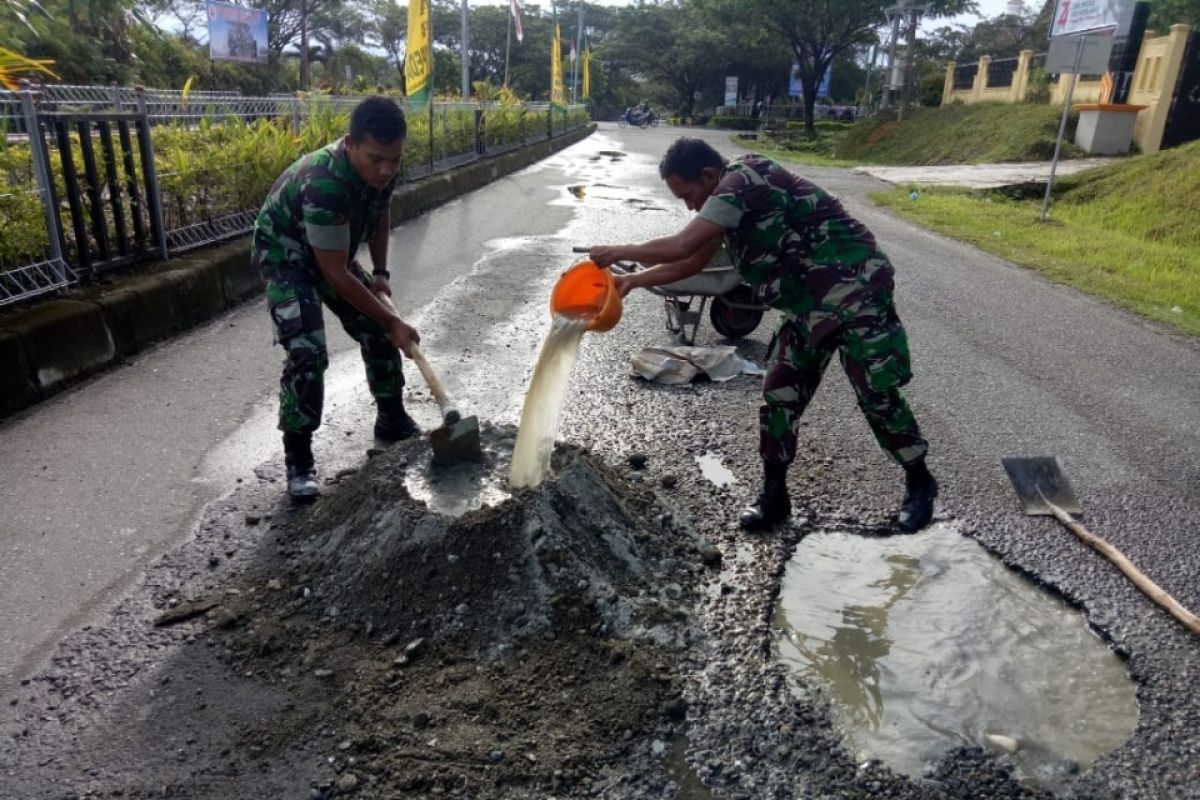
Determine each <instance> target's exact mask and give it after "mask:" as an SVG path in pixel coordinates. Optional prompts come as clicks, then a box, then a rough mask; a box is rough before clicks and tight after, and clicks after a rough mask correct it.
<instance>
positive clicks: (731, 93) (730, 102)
mask: <svg viewBox="0 0 1200 800" xmlns="http://www.w3.org/2000/svg"><path fill="white" fill-rule="evenodd" d="M737 85H738V79H737V75H726V76H725V105H727V106H736V105H737V100H738V94H737Z"/></svg>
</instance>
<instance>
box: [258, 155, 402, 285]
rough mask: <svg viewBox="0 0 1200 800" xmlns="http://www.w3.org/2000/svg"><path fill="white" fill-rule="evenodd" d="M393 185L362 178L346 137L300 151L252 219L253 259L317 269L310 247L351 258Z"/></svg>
mask: <svg viewBox="0 0 1200 800" xmlns="http://www.w3.org/2000/svg"><path fill="white" fill-rule="evenodd" d="M394 186H395V182H394V181H393V182H392V183H391V184H389V185H388V186H387V188H385V189H375V188H373V187H371V186H369V185H368V184H367V183H366V182H365V181H364V180H363V179H362V178H360V177H359V176H358V173H357V172H356V171H355V170H354V166H353V165H352V164H351V163H350V159H349V157H348V154H347V153H346V146H345V140H344V139H340V140H338V141H336V142H334V143H332V144H329V145H326V146H325V147H322V148H321V149H320V150H314V151H313V152H311V153H308V154H307V155H304V156H302V157H300V158H299V159H298V160H296V161H295V162H294V163H293V164H292V165H291V166H290V167H288V168H287V169H286V170H284V172H283V174H282V175H280V176H279V178H278V179H276V181H275V185H274V186H272V187H271V192H270V194H268V195H267V199H266V201H265V202H264V203H263V205H262V209H261V210H260V211H259V212H258V217H257V218H256V219H255V221H254V241H253V255H254V259H255V262H256V263H257V264H259V265H263V264H270V265H274V266H276V267H284V266H291V267H301V268H304V269H308V270H311V271H315V270H316V268H317V266H316V258H315V256H314V255H313V248H317V249H320V250H346V251H347V252H348V253H349V257H350V258H353V257H354V255H355V253H356V252H357V251H358V248H359V245H361V244H362V243H363V242H366V241H368V240H369V239H370V238H371V237H372V236H373V235H374V234H375V232H376V230H377V228H378V226H379V223H380V220H381V219H382V215H383V214H385V213H386V212H387V209H388V204H389V203H390V202H391V196H392V189H393V188H394Z"/></svg>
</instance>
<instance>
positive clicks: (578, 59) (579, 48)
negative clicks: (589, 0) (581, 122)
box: [571, 0, 583, 104]
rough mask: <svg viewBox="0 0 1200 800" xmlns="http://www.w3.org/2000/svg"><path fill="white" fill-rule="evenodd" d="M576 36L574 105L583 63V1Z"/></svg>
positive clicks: (573, 72) (573, 68)
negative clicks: (580, 67)
mask: <svg viewBox="0 0 1200 800" xmlns="http://www.w3.org/2000/svg"><path fill="white" fill-rule="evenodd" d="M576 28H577V32H576V34H575V60H574V61H573V62H571V103H572V104H574V103H575V102H576V100H575V92H576V89H577V88H578V86H579V65H580V64H582V63H583V0H579V24H578V25H577V26H576Z"/></svg>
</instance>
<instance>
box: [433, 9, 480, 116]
mask: <svg viewBox="0 0 1200 800" xmlns="http://www.w3.org/2000/svg"><path fill="white" fill-rule="evenodd" d="M431 52H432V51H431ZM462 96H463V102H464V103H465V102H467V101H468V100H470V99H471V59H470V53H469V49H468V45H467V0H462Z"/></svg>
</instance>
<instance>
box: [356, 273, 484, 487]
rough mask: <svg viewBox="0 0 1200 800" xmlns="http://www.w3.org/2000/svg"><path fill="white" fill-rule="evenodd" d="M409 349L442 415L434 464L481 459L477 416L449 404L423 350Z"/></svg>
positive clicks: (432, 439)
mask: <svg viewBox="0 0 1200 800" xmlns="http://www.w3.org/2000/svg"><path fill="white" fill-rule="evenodd" d="M375 296H376V297H378V298H379V301H380V302H381V303H383V304H384V305H385V306H387V307H388V308H390V309H392V310H393V311H395V310H396V307H395V305H393V304H392V299H391V298H390V297H388V296H387V295H385V294H376V295H375ZM409 350H410V351H411V353H412V355H411V356H410V358H411V359H412V361H413V363H414V364H416V365H417V369H418V370H420V371H421V377H422V378H424V379H425V385H426V386H428V387H429V393H430V394H432V395H433V399H434V401H435V402H436V403H437V404H438V409H439V410H440V411H441V412H442V426H441V427H440V428H436V429H434V430H432V431H430V432H429V445H430V447H432V448H433V463H434V465H435V466H439V467H445V466H449V465H451V464H457V463H459V462H460V461H475V460H478V459H479V458H481V457H482V456H483V449H482V448H481V447H480V445H479V419H478V418H476V417H474V416H470V417H464V416H463V415H462V414H461V413H460V412H459V410H458V409H457V408H455V407H454V406H453V405H452V404H451V403H450V398H449V397H447V396H446V390H445V389H443V388H442V382H441V381H440V380H438V377H437V373H435V372H434V371H433V367H431V366H430V365H429V362H428V361H427V360H425V354H424V353H422V352H421V348H420V347H418V346H417V344H416V342H414V343H413V344H412V346H411V347H410V348H409Z"/></svg>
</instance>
